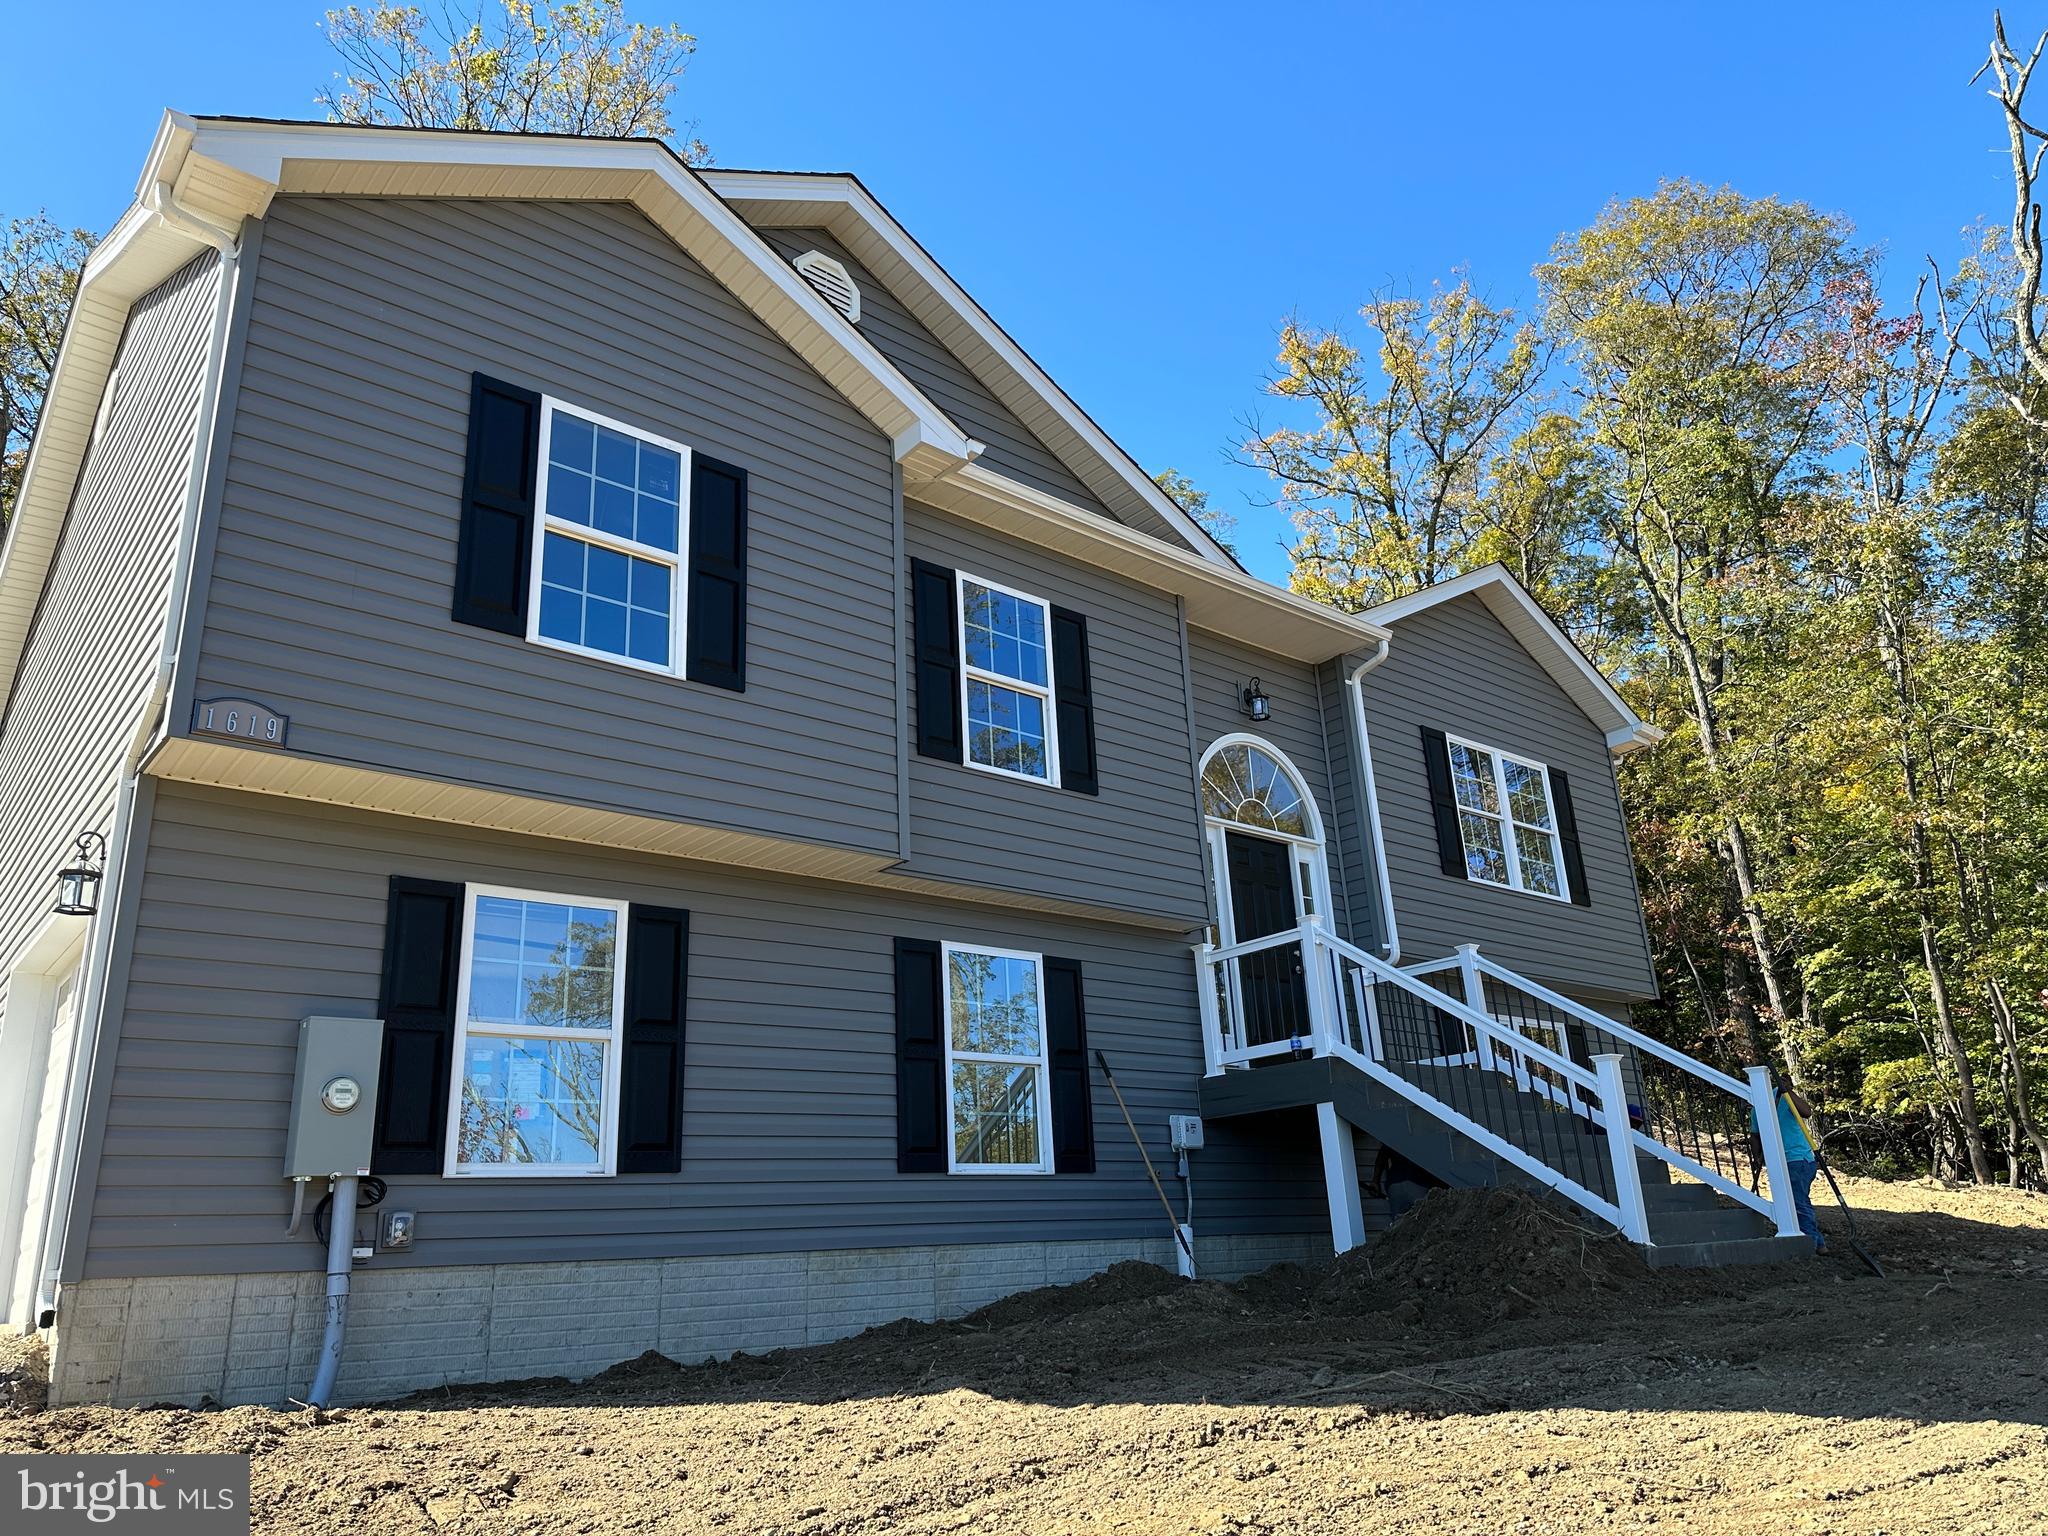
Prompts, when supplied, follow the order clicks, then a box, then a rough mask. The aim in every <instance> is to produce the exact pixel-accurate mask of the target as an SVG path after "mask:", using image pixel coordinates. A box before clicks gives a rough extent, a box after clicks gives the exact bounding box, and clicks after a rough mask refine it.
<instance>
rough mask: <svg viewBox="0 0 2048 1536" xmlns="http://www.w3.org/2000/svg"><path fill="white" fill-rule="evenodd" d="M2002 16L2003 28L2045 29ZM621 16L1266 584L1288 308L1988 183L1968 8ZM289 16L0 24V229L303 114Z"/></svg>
mask: <svg viewBox="0 0 2048 1536" xmlns="http://www.w3.org/2000/svg"><path fill="white" fill-rule="evenodd" d="M2006 9H2007V20H2008V23H2009V25H2010V27H2011V31H2012V34H2013V36H2014V37H2015V39H2016V40H2017V39H2019V38H2022V37H2024V38H2027V39H2031V38H2032V37H2033V36H2034V35H2036V33H2037V32H2038V31H2039V29H2040V28H2042V27H2043V26H2044V25H2048V4H2042V5H2038V6H2031V7H2014V6H2008V7H2007V8H2006ZM634 10H635V14H637V15H639V16H641V17H643V18H644V19H647V20H665V19H672V20H675V21H678V22H680V23H682V24H683V25H685V26H687V27H689V28H690V29H691V30H693V31H694V32H696V34H697V35H698V38H699V43H700V47H699V53H698V56H697V60H696V62H695V63H694V64H693V65H692V66H691V69H690V73H689V75H688V77H687V79H686V81H685V84H684V87H683V91H682V98H681V106H682V115H685V116H693V117H695V118H696V119H697V122H698V130H699V132H700V133H701V134H702V136H703V137H704V139H705V140H706V141H707V142H708V143H709V144H710V146H711V148H712V151H713V154H714V156H715V157H716V159H717V160H718V162H719V163H721V164H724V165H731V166H772V167H789V168H801V169H830V170H854V171H857V172H859V174H860V175H861V177H862V178H863V179H864V180H865V181H866V182H867V184H868V185H869V187H871V188H872V189H873V190H874V191H875V193H876V194H877V195H878V196H879V197H880V198H881V199H882V200H883V201H884V202H885V203H887V204H888V205H889V207H890V208H891V209H892V210H893V211H894V212H895V213H896V215H897V216H898V217H899V218H900V219H902V220H903V221H904V223H905V224H906V225H908V226H909V228H910V229H911V230H912V231H913V232H914V233H915V234H916V235H917V236H918V238H919V239H920V240H922V241H923V242H924V244H925V245H926V246H927V247H928V248H929V249H930V250H931V251H932V252H933V254H935V255H936V256H937V257H938V258H939V259H940V260H941V261H942V262H944V263H945V264H946V266H947V267H948V268H949V269H950V270H951V271H952V273H953V274H954V276H955V277H957V278H958V279H960V281H961V282H962V283H963V284H965V285H966V287H967V288H968V289H969V290H970V291H971V292H973V293H974V294H975V295H976V296H977V297H978V298H979V299H980V300H981V302H982V303H983V305H984V306H986V307H987V309H988V310H989V311H990V313H992V314H993V315H995V317H996V318H997V319H998V320H999V321H1000V322H1001V323H1002V324H1003V325H1004V326H1005V327H1006V328H1007V329H1008V330H1009V331H1010V333H1011V334H1012V335H1014V336H1015V337H1016V338H1017V339H1018V340H1019V341H1021V342H1022V343H1023V344H1024V345H1025V346H1026V347H1027V348H1028V349H1029V350H1030V351H1031V352H1032V353H1033V355H1034V356H1036V357H1037V358H1038V360H1039V361H1040V363H1042V364H1043V365H1044V366H1045V367H1046V368H1047V369H1048V370H1049V371H1050V372H1051V373H1052V374H1053V376H1054V377H1055V378H1057V379H1059V380H1060V381H1061V383H1062V384H1063V385H1064V386H1065V387H1066V389H1067V390H1068V392H1069V393H1071V394H1072V395H1073V396H1074V397H1075V398H1076V399H1077V400H1079V401H1080V402H1081V404H1082V405H1083V406H1084V407H1085V408H1086V409H1087V410H1088V411H1089V412H1090V413H1091V414H1093V415H1094V416H1095V418H1096V419H1097V420H1098V421H1100V422H1101V423H1102V424H1103V425H1104V426H1105V427H1106V428H1108V429H1109V431H1111V432H1112V433H1113V434H1115V435H1116V436H1117V437H1118V438H1119V439H1120V440H1121V441H1122V442H1123V443H1124V444H1125V445H1126V446H1127V447H1128V448H1129V449H1130V450H1131V452H1132V453H1133V454H1134V455H1135V456H1136V457H1137V459H1138V460H1139V462H1140V463H1142V464H1144V465H1145V466H1146V467H1147V468H1148V469H1158V468H1160V467H1162V466H1164V465H1168V464H1171V465H1174V466H1176V467H1178V468H1180V469H1182V470H1183V471H1185V472H1186V473H1188V474H1190V475H1191V476H1193V477H1194V479H1195V480H1196V482H1197V483H1198V484H1201V485H1203V486H1205V487H1206V488H1208V489H1209V491H1210V492H1211V494H1212V495H1213V496H1214V497H1215V499H1216V501H1217V503H1218V504H1219V505H1221V506H1224V507H1226V508H1228V509H1230V510H1232V511H1234V512H1235V513H1236V515H1237V517H1238V520H1239V533H1238V544H1239V546H1240V550H1241V553H1242V554H1243V556H1244V558H1245V559H1246V561H1247V562H1248V563H1249V564H1250V565H1251V566H1252V567H1253V569H1255V570H1256V571H1258V572H1259V573H1260V574H1261V575H1264V576H1267V577H1269V578H1273V579H1284V575H1285V560H1284V557H1283V556H1282V554H1281V550H1280V541H1281V539H1282V538H1283V537H1284V534H1285V529H1284V527H1283V525H1282V522H1281V519H1279V518H1278V516H1277V515H1275V514H1274V513H1272V512H1270V511H1268V510H1264V509H1262V508H1260V507H1259V506H1258V505H1257V502H1259V501H1260V500H1262V499H1263V498H1264V497H1265V496H1266V494H1267V493H1266V489H1265V486H1264V483H1263V480H1262V477H1260V476H1259V475H1257V474H1255V473H1253V472H1250V471H1246V470H1242V469H1237V468H1234V467H1231V466H1230V465H1228V464H1227V462H1226V451H1227V449H1228V448H1229V446H1230V445H1231V444H1232V443H1233V442H1234V441H1235V440H1236V438H1237V437H1238V436H1239V435H1241V434H1240V433H1239V430H1238V425H1237V424H1238V422H1239V421H1240V420H1241V419H1242V418H1243V417H1244V416H1245V415H1246V414H1247V413H1248V412H1250V411H1253V410H1256V409H1258V408H1259V406H1260V404H1261V396H1260V380H1261V378H1262V376H1263V373H1264V370H1265V369H1266V367H1267V366H1268V364H1269V362H1270V359H1271V356H1272V351H1273V337H1274V333H1275V331H1276V329H1277V327H1278V325H1279V323H1280V321H1281V320H1282V319H1283V318H1284V317H1285V316H1286V315H1288V314H1289V313H1291V312H1298V313H1299V314H1300V315H1301V316H1302V317H1303V318H1304V319H1307V320H1311V321H1314V322H1318V323H1323V324H1333V323H1345V322H1349V321H1354V320H1355V312H1356V309H1357V306H1358V304H1359V302H1360V301H1361V300H1362V299H1363V298H1364V297H1365V296H1366V295H1367V293H1368V292H1369V291H1370V290H1372V289H1374V288H1375V287H1378V286H1382V285H1385V284H1389V283H1394V284H1402V283H1412V284H1413V285H1415V286H1417V287H1424V286H1426V285H1427V284H1428V283H1429V282H1430V281H1431V280H1432V279H1435V278H1438V277H1442V276H1445V275H1446V274H1448V273H1449V272H1450V271H1451V270H1452V269H1454V268H1457V267H1461V266H1462V267H1467V268H1469V269H1470V271H1471V273H1472V276H1473V279H1474V281H1475V282H1476V283H1478V284H1479V285H1480V286H1481V288H1482V289H1484V290H1485V291H1486V292H1488V293H1489V294H1490V295H1491V296H1492V297H1493V298H1494V299H1495V300H1497V301H1503V302H1512V303H1518V304H1520V303H1526V302H1527V301H1528V299H1529V298H1530V296H1531V295H1530V290H1531V286H1532V285H1531V282H1530V279H1529V270H1530V268H1531V267H1532V266H1533V265H1534V264H1535V263H1536V262H1537V261H1539V260H1541V259H1542V257H1543V256H1544V254H1545V253H1546V252H1547V251H1548V249H1549V248H1550V245H1551V242H1552V241H1553V240H1554V239H1555V238H1556V237H1557V235H1558V234H1559V233H1561V232H1562V231H1564V230H1567V229H1571V228H1575V227H1577V226H1578V225H1581V224H1583V223H1585V222H1587V221H1588V220H1590V219H1591V218H1592V217H1593V216H1594V215H1595V214H1596V213H1597V212H1598V211H1599V209H1600V207H1601V205H1602V204H1603V203H1605V202H1606V201H1608V200H1609V199H1611V198H1615V197H1624V196H1629V195H1633V194H1636V193H1641V192H1647V191H1649V190H1651V189H1653V188H1654V187H1655V185H1656V183H1657V181H1658V179H1659V178H1660V177H1665V176H1681V175H1682V176H1692V177H1696V178H1699V179H1702V180H1705V181H1709V182H1715V183H1721V182H1726V183H1729V184H1732V185H1734V186H1736V187H1738V188H1740V189H1741V190H1743V191H1744V192H1748V193H1751V194H1757V195H1761V194H1766V193H1775V194H1779V195H1782V196H1787V197H1797V198H1804V199H1806V200H1808V201H1810V202H1813V203H1816V204H1818V205H1820V206H1822V207H1825V208H1827V209H1830V210H1833V211H1839V212H1842V213H1845V214H1847V215H1848V216H1849V217H1850V218H1851V219H1853V220H1854V221H1855V223H1856V225H1857V227H1858V229H1859V230H1860V232H1861V234H1862V237H1863V238H1864V239H1865V240H1866V241H1868V242H1871V243H1874V244H1877V245H1880V246H1882V247H1883V248H1884V249H1885V251H1886V252H1887V256H1888V261H1889V264H1890V267H1891V269H1892V272H1893V274H1894V278H1895V280H1896V279H1897V278H1898V277H1899V276H1900V275H1901V274H1904V275H1905V281H1906V282H1907V283H1910V269H1911V268H1912V267H1913V266H1914V265H1915V264H1916V263H1918V262H1919V261H1920V260H1921V258H1922V257H1923V255H1924V254H1926V253H1929V252H1932V253H1934V254H1936V255H1938V256H1940V257H1941V258H1942V259H1943V261H1944V264H1945V265H1947V264H1950V263H1952V262H1953V260H1954V258H1955V256H1956V255H1957V254H1958V252H1959V251H1960V250H1961V248H1962V235H1961V231H1962V230H1963V228H1964V226H1965V225H1967V224H1969V223H1971V222H1972V221H1974V220H1976V219H1978V218H1980V217H1986V216H1988V217H1990V218H1993V219H1997V218H1999V217H2001V216H2003V214H2004V212H2005V210H2006V208H2007V207H2008V205H2009V198H2010V195H2011V194H2010V191H2009V186H2008V183H2007V181H2006V180H2005V178H2006V175H2007V172H2006V167H2005V163H2004V161H2003V159H2002V158H2001V154H2002V135H2003V129H2002V127H2001V124H2000V122H1999V119H1998V116H1997V112H1996V108H1995V106H1994V105H1993V104H1992V103H1991V102H1990V101H1989V100H1988V99H1987V98H1986V97H1985V96H1984V95H1983V94H1982V91H1981V89H1980V88H1975V87H1972V86H1971V85H1970V84H1969V79H1970V76H1971V74H1972V73H1973V72H1974V71H1975V69H1976V67H1977V65H1978V63H1979V62H1980V61H1981V60H1982V58H1983V56H1984V50H1985V45H1986V43H1987V42H1988V38H1989V26H1990V7H1989V6H1988V5H1984V6H1981V7H1979V6H1975V5H1965V4H1956V3H1950V0H1941V3H1927V0H1921V3H1919V4H1900V3H1885V0H1863V3H1855V4H1850V3H1829V4H1819V3H1805V4H1798V3H1794V4H1787V3H1783V0H1780V3H1777V4H1772V5H1758V4H1746V3H1726V4H1718V5H1711V6H1710V5H1705V4H1689V3H1666V4H1645V3H1642V0H1637V3H1635V4H1626V5H1622V4H1615V5H1595V4H1566V5H1534V4H1529V3H1527V0H1519V3H1515V4H1505V3H1501V4H1467V5H1460V6H1451V5H1440V4H1426V3H1410V4H1388V3H1374V4H1346V5H1329V6H1321V7H1309V6H1288V5H1269V6H1261V7H1245V6H1242V5H1207V4H1180V5H1165V4H1152V3H1140V4H1103V3H1099V0H1098V3H1095V4H1091V5H1066V4H1056V3H1041V4H1038V5H1034V6H1031V7H1023V6H959V5H946V6H939V5H903V6H890V5H883V4H870V5H854V4H849V3H846V0H840V3H837V4H831V5H824V4H811V3H800V4H763V3H736V0H676V3H669V0H636V4H635V5H634ZM202 14H203V16H204V20H203V21H201V20H198V19H197V18H198V17H199V16H200V15H202ZM319 16H320V7H319V6H318V5H317V4H313V5H305V6H301V5H299V4H297V3H294V0H261V3H258V0H209V3H208V4H206V5H205V6H204V7H202V8H199V9H198V10H197V11H195V9H194V8H193V7H189V6H182V5H165V4H163V3H162V0H153V3H147V4H144V3H108V4H92V3H85V4H75V5H69V6H34V7H30V6H25V5H23V6H13V7H10V8H9V16H8V20H7V23H6V27H5V32H6V34H7V37H8V49H7V52H8V54H9V55H10V57H11V58H13V59H34V60H37V61H38V67H37V69H36V70H35V71H34V72H33V73H29V72H26V71H22V70H20V69H18V68H15V69H10V70H9V71H8V76H7V80H6V85H5V88H4V90H0V143H4V144H6V145H8V146H9V153H8V154H7V155H5V156H0V218H4V217H13V216H16V215H20V214H24V213H30V212H33V211H35V210H36V209H37V208H39V207H41V208H47V209H48V210H49V212H50V214H51V215H52V216H53V217H55V218H58V219H61V220H65V221H68V222H75V223H78V224H83V225H86V226H89V227H92V228H94V229H100V230H104V229H105V228H106V227H107V226H108V225H110V224H111V223H112V222H113V220H114V219H115V218H116V217H117V216H118V214H119V213H120V211H121V209H122V207H123V206H124V205H125V203H126V202H127V199H128V197H129V195H130V193H131V191H132V189H133V186H134V180H135V174H136V171H137V169H138V168H139V167H140V164H141V161H142V156H143V154H144V152H145V151H146V149H147V148H148V144H149V139H150V135H151V133H152V131H153V129H154V127H155V124H156V120H157V116H158V114H159V113H160V112H161V110H162V109H163V108H164V107H166V106H176V107H179V108H181V109H183V110H186V111H192V112H231V113H246V114H250V115H257V116H276V117H313V116H317V115H318V114H317V112H316V111H315V109H314V107H313V104H312V97H313V93H314V91H315V90H316V89H317V88H318V87H319V86H320V85H321V84H322V83H323V82H324V81H325V80H326V79H327V78H328V75H329V73H330V71H331V67H332V66H331V55H330V54H329V52H328V50H327V47H326V43H325V41H324V39H323V37H322V36H321V33H320V31H319V27H318V21H319ZM2022 46H2024V44H2023V45H2022Z"/></svg>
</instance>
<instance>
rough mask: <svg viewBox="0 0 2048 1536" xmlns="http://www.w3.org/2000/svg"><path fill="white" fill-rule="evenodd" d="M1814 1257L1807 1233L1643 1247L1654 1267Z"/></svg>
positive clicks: (1782, 1261)
mask: <svg viewBox="0 0 2048 1536" xmlns="http://www.w3.org/2000/svg"><path fill="white" fill-rule="evenodd" d="M1812 1257H1813V1243H1812V1241H1811V1240H1810V1239H1807V1238H1804V1237H1778V1236H1775V1235H1773V1236H1770V1237H1738V1238H1728V1239H1723V1240H1721V1241H1717V1242H1706V1243H1653V1244H1652V1245H1651V1246H1649V1247H1648V1248H1645V1249H1644V1250H1643V1258H1644V1259H1645V1260H1646V1261H1648V1263H1649V1266H1650V1268H1652V1269H1716V1268H1719V1267H1720V1266H1722V1265H1725V1264H1790V1263H1793V1262H1795V1261H1796V1260H1799V1259H1810V1258H1812Z"/></svg>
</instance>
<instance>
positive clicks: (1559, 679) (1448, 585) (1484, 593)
mask: <svg viewBox="0 0 2048 1536" xmlns="http://www.w3.org/2000/svg"><path fill="white" fill-rule="evenodd" d="M1461 597H1476V598H1478V599H1479V601H1480V602H1482V603H1484V604H1485V605H1486V607H1487V610H1488V612H1490V613H1492V615H1493V616H1494V617H1495V618H1496V619H1498V620H1500V622H1501V626H1502V627H1503V628H1504V629H1506V630H1507V632H1508V633H1509V634H1511V635H1513V636H1514V637H1515V639H1517V640H1518V641H1520V642H1521V645H1522V649H1523V650H1525V651H1527V652H1528V653H1529V655H1530V656H1531V657H1532V658H1534V660H1535V662H1536V664H1537V665H1538V666H1540V667H1541V668H1543V670H1544V671H1545V672H1547V673H1549V674H1550V676H1551V679H1552V680H1553V681H1554V682H1556V684H1557V685H1558V687H1560V688H1562V689H1563V690H1564V691H1565V692H1566V693H1567V694H1568V695H1569V696H1570V697H1571V700H1572V702H1573V703H1575V704H1577V705H1578V706H1579V708H1580V709H1581V710H1582V711H1584V712H1585V715H1586V718H1587V719H1589V720H1591V721H1592V722H1593V723H1594V724H1595V725H1597V726H1599V727H1600V728H1601V729H1602V730H1603V731H1605V732H1606V733H1607V750H1608V751H1610V752H1612V753H1613V754H1614V755H1615V756H1616V757H1620V756H1623V755H1624V754H1626V753H1630V752H1636V751H1640V750H1641V749H1642V748H1644V747H1650V746H1655V745H1656V744H1657V743H1658V742H1660V741H1662V740H1663V739H1664V733H1663V732H1662V731H1660V730H1658V729H1657V727H1656V726H1654V725H1651V724H1650V723H1649V722H1648V721H1646V720H1644V719H1643V718H1642V717H1641V716H1640V715H1638V714H1637V713H1636V712H1635V711H1634V710H1632V709H1630V708H1629V707H1628V705H1627V703H1625V702H1624V701H1623V699H1622V697H1621V695H1620V694H1618V693H1616V692H1615V691H1614V685H1613V684H1612V683H1610V682H1608V681H1607V678H1606V676H1605V675H1604V674H1603V673H1602V672H1601V670H1600V669H1599V668H1598V667H1596V666H1594V665H1593V663H1592V662H1590V661H1588V660H1587V659H1586V655H1585V652H1583V651H1581V650H1580V649H1579V648H1578V646H1576V645H1574V644H1573V643H1572V638H1571V636H1570V635H1567V634H1566V633H1565V632H1564V631H1563V630H1562V629H1561V628H1559V627H1558V624H1557V621H1556V620H1555V619H1553V618H1551V616H1550V615H1549V614H1547V613H1545V612H1544V611H1543V605H1542V604H1540V603H1538V602H1537V601H1536V599H1535V598H1533V597H1531V596H1530V595H1529V589H1528V588H1527V587H1525V586H1523V585H1522V584H1521V583H1520V582H1519V581H1517V580H1515V578H1514V576H1513V574H1512V573H1511V572H1510V571H1509V570H1508V568H1507V567H1506V566H1504V565H1499V564H1495V565H1484V566H1481V567H1480V568H1479V569H1478V570H1476V571H1467V572H1466V573H1465V574H1464V575H1462V576H1457V577H1454V578H1452V579H1451V580H1449V581H1440V582H1438V583H1437V584H1436V585H1435V586H1433V587H1424V588H1423V589H1422V590H1421V591H1420V592H1411V593H1409V594H1408V595H1407V596H1406V597H1397V598H1395V599H1394V600H1393V601H1392V602H1387V603H1381V604H1379V605H1378V606H1377V607H1374V608H1368V609H1366V610H1365V613H1364V614H1363V617H1365V618H1368V619H1371V620H1373V621H1374V622H1375V623H1378V624H1385V625H1387V626H1389V627H1392V626H1394V625H1397V624H1399V623H1400V622H1401V620H1403V619H1409V618H1413V617H1414V616H1415V615H1416V614H1418V613H1427V612H1428V611H1429V610H1430V609H1432V608H1435V607H1438V606H1439V605H1441V604H1444V603H1448V602H1451V601H1453V600H1455V599H1457V598H1461Z"/></svg>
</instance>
